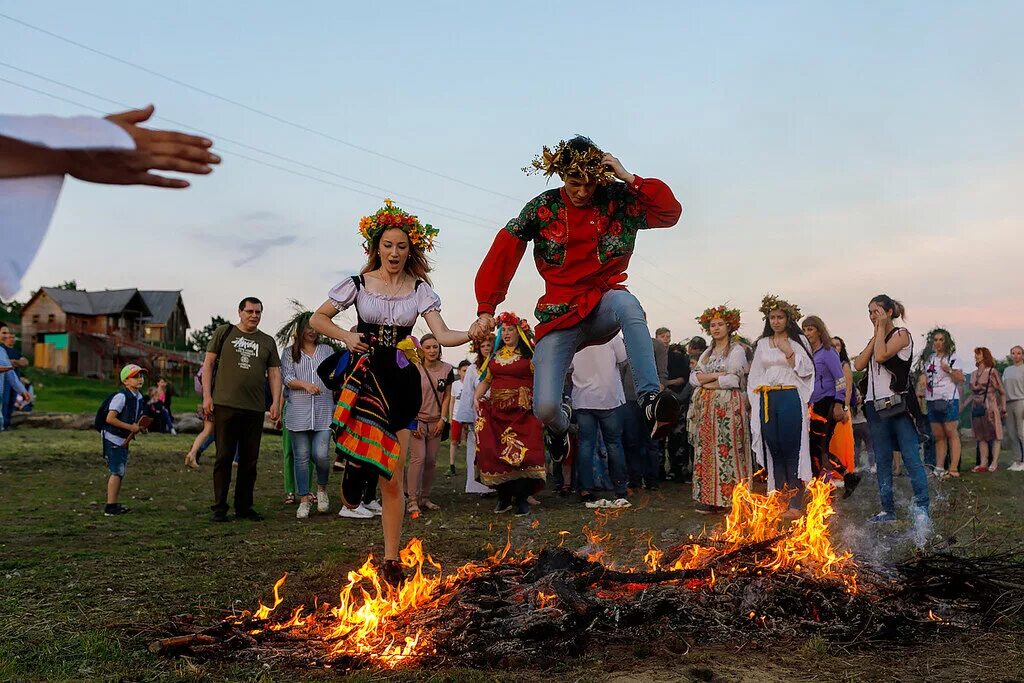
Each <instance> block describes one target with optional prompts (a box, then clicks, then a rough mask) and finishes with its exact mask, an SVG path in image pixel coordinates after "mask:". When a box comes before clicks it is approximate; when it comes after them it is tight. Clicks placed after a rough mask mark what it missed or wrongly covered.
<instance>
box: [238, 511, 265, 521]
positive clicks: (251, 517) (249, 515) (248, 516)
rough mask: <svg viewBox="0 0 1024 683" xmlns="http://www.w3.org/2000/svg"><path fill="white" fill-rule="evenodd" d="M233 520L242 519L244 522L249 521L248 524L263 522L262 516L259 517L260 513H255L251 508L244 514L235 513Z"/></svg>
mask: <svg viewBox="0 0 1024 683" xmlns="http://www.w3.org/2000/svg"><path fill="white" fill-rule="evenodd" d="M235 519H244V520H246V521H249V522H262V521H263V515H261V514H260V513H258V512H256V511H255V510H253V509H252V508H249V509H248V510H246V511H245V512H236V513H235Z"/></svg>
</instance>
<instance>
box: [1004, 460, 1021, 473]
mask: <svg viewBox="0 0 1024 683" xmlns="http://www.w3.org/2000/svg"><path fill="white" fill-rule="evenodd" d="M1006 469H1007V470H1009V471H1010V472H1024V462H1015V463H1013V464H1012V465H1010V466H1009V467H1007V468H1006Z"/></svg>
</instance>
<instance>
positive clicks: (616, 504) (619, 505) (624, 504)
mask: <svg viewBox="0 0 1024 683" xmlns="http://www.w3.org/2000/svg"><path fill="white" fill-rule="evenodd" d="M608 507H610V508H615V509H616V510H623V509H625V508H631V507H633V504H632V503H630V502H629V501H628V500H626V499H625V498H616V499H615V500H613V501H612V502H611V504H610V505H609V506H608Z"/></svg>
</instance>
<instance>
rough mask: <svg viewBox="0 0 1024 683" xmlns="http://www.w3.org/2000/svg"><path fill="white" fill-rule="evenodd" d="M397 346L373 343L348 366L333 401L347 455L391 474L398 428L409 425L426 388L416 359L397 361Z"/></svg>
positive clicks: (338, 438) (338, 437) (339, 441)
mask: <svg viewBox="0 0 1024 683" xmlns="http://www.w3.org/2000/svg"><path fill="white" fill-rule="evenodd" d="M395 353H396V352H395V350H394V349H374V352H373V353H371V354H365V355H362V356H360V357H359V358H358V359H357V360H356V361H355V363H354V365H353V366H352V369H351V370H350V371H349V373H348V376H347V377H346V379H345V383H344V384H343V385H342V387H341V393H340V395H339V397H338V403H337V405H336V406H335V407H334V420H333V422H332V426H331V429H332V433H333V437H334V446H335V449H336V450H337V452H338V453H339V454H340V455H341V456H342V457H343V458H345V459H346V460H349V461H354V462H357V463H360V464H366V465H370V466H372V467H375V468H376V469H377V471H378V472H380V474H381V476H383V477H385V478H386V479H388V480H390V479H391V477H392V476H394V474H395V470H396V469H397V468H398V459H399V455H400V445H399V443H398V436H397V434H398V431H399V430H402V429H408V427H409V424H410V423H411V422H412V421H413V420H414V419H415V418H416V414H417V413H418V412H419V410H420V402H421V401H422V397H423V393H422V389H421V387H420V373H419V371H418V370H417V369H416V365H413V364H411V363H410V364H409V365H406V366H405V367H404V368H402V367H399V366H398V362H397V360H396V358H395Z"/></svg>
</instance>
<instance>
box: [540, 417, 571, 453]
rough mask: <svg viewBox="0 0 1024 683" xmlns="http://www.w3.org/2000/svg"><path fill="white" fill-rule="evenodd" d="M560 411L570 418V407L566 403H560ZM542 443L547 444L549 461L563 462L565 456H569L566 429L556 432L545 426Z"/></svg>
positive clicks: (569, 446)
mask: <svg viewBox="0 0 1024 683" xmlns="http://www.w3.org/2000/svg"><path fill="white" fill-rule="evenodd" d="M562 412H563V413H564V414H565V417H566V419H568V420H572V407H571V406H570V405H569V404H568V403H563V404H562ZM544 445H545V446H547V449H548V453H549V454H550V455H551V462H553V463H561V462H563V461H564V460H565V459H566V458H567V457H569V450H570V448H571V445H570V441H569V432H568V431H566V432H562V433H561V434H557V433H555V432H554V431H552V430H551V429H549V428H545V429H544Z"/></svg>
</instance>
